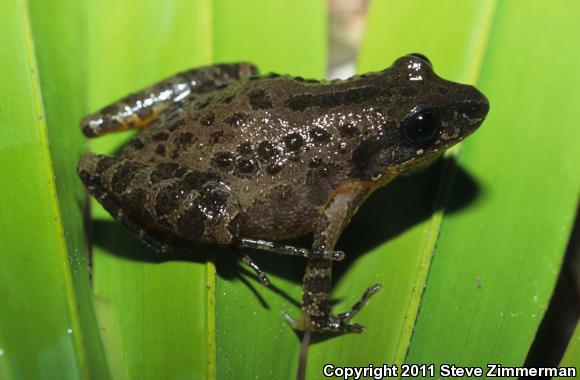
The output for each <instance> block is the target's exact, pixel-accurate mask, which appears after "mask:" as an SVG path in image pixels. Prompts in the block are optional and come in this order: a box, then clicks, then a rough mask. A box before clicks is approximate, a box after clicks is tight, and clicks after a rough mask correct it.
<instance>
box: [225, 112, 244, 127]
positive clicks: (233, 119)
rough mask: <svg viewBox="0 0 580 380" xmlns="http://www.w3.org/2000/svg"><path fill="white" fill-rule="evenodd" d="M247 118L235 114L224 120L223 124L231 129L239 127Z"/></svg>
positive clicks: (240, 114) (238, 113) (241, 114)
mask: <svg viewBox="0 0 580 380" xmlns="http://www.w3.org/2000/svg"><path fill="white" fill-rule="evenodd" d="M246 119H247V116H246V115H245V114H243V113H241V112H235V113H233V114H232V115H231V116H228V117H227V118H225V120H224V121H225V122H226V123H228V124H229V125H231V126H232V127H241V126H242V125H243V124H244V122H245V121H246Z"/></svg>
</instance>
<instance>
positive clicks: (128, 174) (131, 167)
mask: <svg viewBox="0 0 580 380" xmlns="http://www.w3.org/2000/svg"><path fill="white" fill-rule="evenodd" d="M140 167H141V166H140V165H137V164H135V163H133V162H131V161H126V162H124V163H123V164H121V166H119V167H118V168H117V169H116V170H115V174H113V178H112V179H111V185H112V188H113V191H114V192H116V193H117V194H121V193H123V192H124V191H125V190H126V189H127V187H128V186H129V183H130V182H131V181H132V180H133V178H134V177H135V174H137V171H138V170H139V169H140Z"/></svg>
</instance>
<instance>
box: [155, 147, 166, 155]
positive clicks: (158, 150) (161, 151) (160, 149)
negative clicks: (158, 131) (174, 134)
mask: <svg viewBox="0 0 580 380" xmlns="http://www.w3.org/2000/svg"><path fill="white" fill-rule="evenodd" d="M155 153H157V154H158V155H160V156H164V157H165V145H163V144H157V147H156V148H155Z"/></svg>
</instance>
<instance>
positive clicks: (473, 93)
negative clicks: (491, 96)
mask: <svg viewBox="0 0 580 380" xmlns="http://www.w3.org/2000/svg"><path fill="white" fill-rule="evenodd" d="M463 91H464V94H463V96H462V98H463V101H462V102H461V103H460V104H459V106H458V111H459V114H460V115H461V116H462V117H463V118H465V119H467V122H468V125H469V127H470V128H472V129H476V128H477V127H479V125H480V124H481V123H482V122H483V120H485V117H486V116H487V113H488V112H489V101H488V100H487V97H486V96H485V95H483V93H481V91H479V90H478V89H477V88H475V87H474V86H469V85H466V86H465V87H464V88H463Z"/></svg>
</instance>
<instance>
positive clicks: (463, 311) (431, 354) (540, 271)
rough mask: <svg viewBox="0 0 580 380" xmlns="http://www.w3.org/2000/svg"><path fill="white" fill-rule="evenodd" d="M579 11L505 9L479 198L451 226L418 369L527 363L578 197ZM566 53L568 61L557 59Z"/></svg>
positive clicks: (423, 321)
mask: <svg viewBox="0 0 580 380" xmlns="http://www.w3.org/2000/svg"><path fill="white" fill-rule="evenodd" d="M577 8H578V7H576V6H575V7H574V9H570V8H569V7H558V6H556V7H553V6H552V4H551V3H549V2H547V1H533V2H529V3H526V4H525V6H524V4H520V3H512V2H502V3H500V4H499V6H498V9H497V19H496V22H495V23H494V27H493V30H492V33H491V35H490V45H489V48H488V50H487V52H486V55H485V59H484V61H483V64H482V72H481V76H480V79H479V84H480V86H481V89H482V91H483V93H485V94H486V95H487V96H488V97H489V99H490V103H491V111H490V114H489V116H488V120H486V122H485V125H484V126H483V127H482V129H481V131H478V132H477V133H476V135H475V136H474V137H473V138H471V139H469V140H467V141H466V142H465V143H464V145H463V150H462V153H461V156H460V158H459V165H460V166H461V167H464V168H465V169H466V170H467V171H468V172H469V173H470V174H471V175H472V176H473V177H474V178H475V179H476V180H477V183H478V184H479V186H480V187H481V188H482V196H481V197H480V199H479V200H478V201H477V202H476V203H475V204H473V205H472V206H471V207H470V209H469V212H463V213H456V214H452V215H448V216H446V218H445V220H444V222H443V225H442V229H441V236H440V239H439V242H438V245H437V249H436V252H435V260H434V262H433V265H432V269H431V272H430V273H429V279H428V283H427V288H426V292H425V295H424V297H423V300H422V306H421V312H420V314H419V318H418V321H417V325H416V328H415V332H414V335H413V340H412V342H411V348H410V352H409V356H408V358H407V360H408V361H409V362H417V363H419V362H425V360H428V361H430V362H435V363H443V362H446V363H448V362H455V363H461V364H462V365H481V366H484V368H485V364H486V363H490V362H498V363H501V364H503V365H522V364H523V362H524V360H525V357H526V354H527V352H528V349H529V347H530V345H531V343H532V340H533V337H534V334H535V332H536V329H537V327H538V325H539V323H540V321H541V319H542V315H543V313H544V312H545V310H546V308H547V305H548V302H549V299H550V296H551V293H552V291H553V288H554V284H555V281H556V278H557V275H558V272H559V268H560V265H561V263H562V258H563V254H564V251H565V247H566V243H567V241H568V238H569V233H570V230H571V227H572V223H573V220H574V216H575V210H576V208H575V206H576V202H577V199H578V194H579V190H580V179H579V177H578V175H577V173H578V172H580V158H579V157H578V154H577V152H578V151H579V149H580V137H579V135H578V133H576V129H577V128H576V125H575V124H574V122H572V120H576V119H577V118H578V116H579V115H578V110H577V107H576V105H575V103H576V100H575V99H577V98H578V96H579V95H580V93H579V92H578V89H577V88H576V87H575V86H569V85H567V83H575V82H576V81H578V79H579V78H578V74H577V73H576V72H572V71H569V70H568V69H567V68H568V67H570V66H569V65H572V66H574V65H576V64H578V62H579V61H580V55H579V54H578V53H572V52H570V51H569V50H568V49H567V48H566V46H567V42H566V41H567V40H566V36H569V35H575V34H578V33H579V32H580V30H579V29H578V25H577V23H576V21H575V17H574V16H573V15H574V14H575V12H578V11H579V10H580V9H577ZM540 10H541V11H540ZM556 24H557V25H559V27H558V28H538V25H556ZM559 43H561V44H562V45H559ZM563 49H565V50H566V51H568V54H566V56H565V58H563V57H562V56H560V55H559V54H554V53H553V52H555V51H562V50H563ZM547 94H561V96H558V97H550V96H546V95H547ZM454 191H460V189H459V188H457V187H455V188H454ZM452 196H453V192H452Z"/></svg>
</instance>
